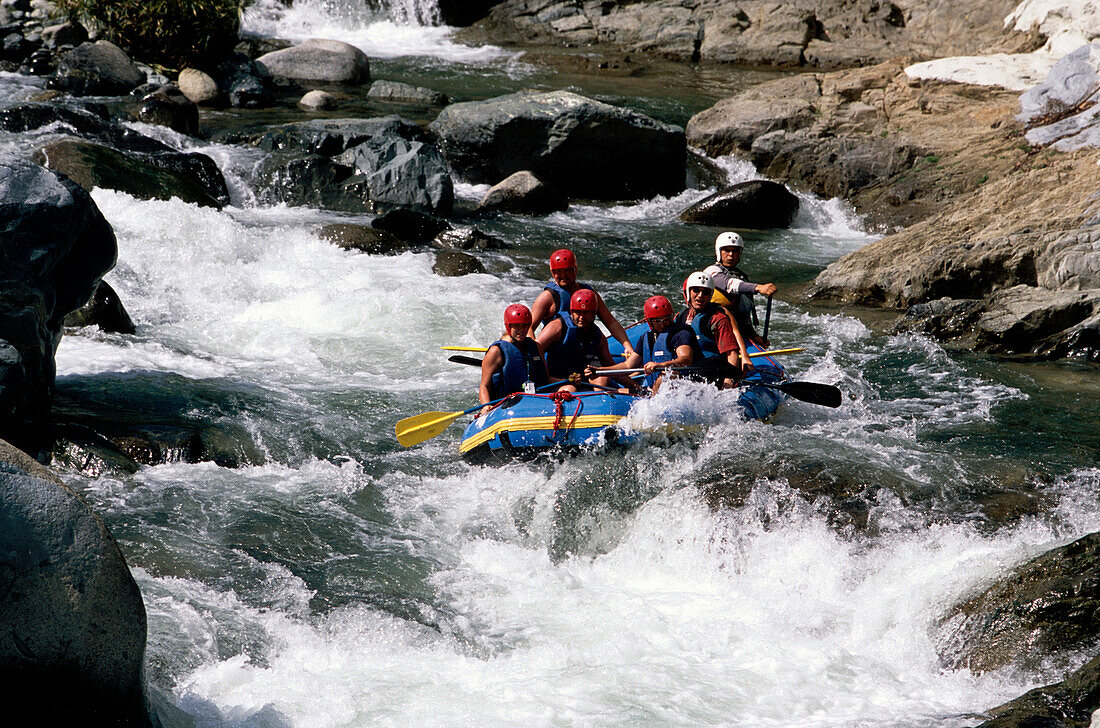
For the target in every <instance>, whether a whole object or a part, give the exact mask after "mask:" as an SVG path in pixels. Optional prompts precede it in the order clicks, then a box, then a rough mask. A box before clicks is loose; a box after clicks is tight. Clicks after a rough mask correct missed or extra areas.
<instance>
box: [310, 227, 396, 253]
mask: <svg viewBox="0 0 1100 728" xmlns="http://www.w3.org/2000/svg"><path fill="white" fill-rule="evenodd" d="M317 235H318V236H320V237H321V238H324V239H325V240H327V241H329V242H330V243H332V244H333V245H337V246H339V247H341V248H343V249H344V250H357V251H359V252H361V253H374V254H383V255H389V254H394V253H399V252H402V251H404V250H408V249H409V244H408V243H406V242H404V241H403V240H401V238H399V237H397V236H396V235H394V234H393V233H390V232H386V231H385V230H378V229H376V228H372V227H369V226H367V225H355V224H353V223H346V222H340V223H332V224H330V225H324V226H322V227H321V228H320V229H318V230H317Z"/></svg>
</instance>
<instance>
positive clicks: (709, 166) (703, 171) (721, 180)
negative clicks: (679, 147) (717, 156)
mask: <svg viewBox="0 0 1100 728" xmlns="http://www.w3.org/2000/svg"><path fill="white" fill-rule="evenodd" d="M687 174H688V180H687V186H688V187H694V188H697V189H701V190H704V189H708V188H712V187H726V186H727V185H729V183H730V180H729V173H728V172H726V170H724V169H722V168H721V167H719V166H718V165H717V164H715V163H714V161H713V160H711V159H710V157H706V156H704V155H702V154H700V153H699V152H697V151H695V150H694V149H691V148H690V147H689V148H688V150H687Z"/></svg>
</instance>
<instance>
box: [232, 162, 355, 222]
mask: <svg viewBox="0 0 1100 728" xmlns="http://www.w3.org/2000/svg"><path fill="white" fill-rule="evenodd" d="M251 183H252V187H253V189H255V190H256V195H257V197H258V198H259V199H260V201H261V202H264V203H266V204H278V203H283V204H286V205H289V206H291V207H301V206H307V207H320V208H323V209H326V210H338V211H341V212H360V213H365V212H373V208H372V206H371V201H370V193H369V191H368V189H367V184H366V180H365V179H364V178H363V176H362V175H358V174H356V173H355V170H354V169H353V168H351V167H349V166H348V165H346V164H340V163H339V162H335V161H333V160H331V159H329V158H328V157H324V156H321V155H320V154H295V153H271V154H267V155H265V157H264V159H263V161H261V162H260V164H259V166H258V167H257V169H256V170H255V173H254V175H253V178H252V180H251Z"/></svg>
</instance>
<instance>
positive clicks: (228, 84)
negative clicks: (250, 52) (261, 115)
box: [212, 55, 275, 109]
mask: <svg viewBox="0 0 1100 728" xmlns="http://www.w3.org/2000/svg"><path fill="white" fill-rule="evenodd" d="M212 78H213V79H214V82H215V83H216V84H217V85H218V91H219V97H218V98H219V99H220V98H224V99H225V100H226V101H228V102H229V105H230V106H232V107H233V108H235V109H265V108H267V107H269V106H272V105H273V104H274V103H275V93H274V91H273V90H272V87H273V85H274V79H273V78H272V75H271V71H269V70H268V69H267V66H265V65H263V64H262V63H259V62H258V61H253V60H251V59H249V58H246V57H244V56H241V55H237V56H234V57H233V58H231V59H229V60H227V61H225V62H224V63H222V64H221V65H220V66H218V68H217V69H216V70H215V71H214V74H213V76H212Z"/></svg>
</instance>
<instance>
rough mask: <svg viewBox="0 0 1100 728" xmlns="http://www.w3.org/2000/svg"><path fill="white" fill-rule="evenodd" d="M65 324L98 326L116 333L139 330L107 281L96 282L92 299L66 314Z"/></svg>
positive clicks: (75, 326) (72, 326)
mask: <svg viewBox="0 0 1100 728" xmlns="http://www.w3.org/2000/svg"><path fill="white" fill-rule="evenodd" d="M64 325H65V326H67V327H71V328H79V327H83V326H98V327H99V328H100V330H101V331H106V332H108V333H114V334H133V333H135V332H136V331H137V329H136V328H134V322H133V320H132V319H131V318H130V314H128V313H127V312H126V308H125V307H124V306H123V305H122V301H121V300H120V299H119V297H118V294H117V293H115V289H113V288H111V286H110V284H109V283H107V281H100V282H99V283H98V284H96V287H95V293H94V294H92V298H91V300H90V301H88V302H87V303H86V304H84V305H83V306H81V307H80V308H78V309H77V310H76V311H73V312H72V313H70V314H69V315H68V316H66V317H65V321H64Z"/></svg>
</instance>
